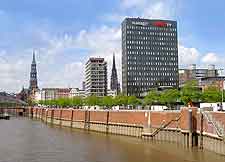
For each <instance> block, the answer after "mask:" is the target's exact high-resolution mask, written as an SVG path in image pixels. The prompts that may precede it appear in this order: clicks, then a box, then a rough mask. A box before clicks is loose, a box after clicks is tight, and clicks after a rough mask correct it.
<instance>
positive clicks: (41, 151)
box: [0, 118, 225, 162]
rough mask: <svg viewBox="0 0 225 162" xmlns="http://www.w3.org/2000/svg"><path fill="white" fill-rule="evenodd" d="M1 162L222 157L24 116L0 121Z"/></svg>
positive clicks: (206, 160)
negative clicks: (86, 130)
mask: <svg viewBox="0 0 225 162" xmlns="http://www.w3.org/2000/svg"><path fill="white" fill-rule="evenodd" d="M0 130H1V133H0V162H139V161H140V162H187V161H192V162H193V161H196V162H222V161H225V157H224V156H219V155H216V154H214V153H211V152H206V151H200V150H194V149H191V150H189V149H186V148H183V147H182V146H177V145H176V144H171V143H160V142H150V141H144V140H141V139H136V138H130V137H122V136H112V135H111V136H109V135H108V136H107V135H105V134H100V133H88V132H85V131H80V130H75V129H73V130H71V129H69V128H59V127H53V126H49V125H45V124H43V123H41V122H40V121H32V120H29V119H25V118H13V119H12V120H10V121H4V120H0Z"/></svg>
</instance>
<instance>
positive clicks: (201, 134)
mask: <svg viewBox="0 0 225 162" xmlns="http://www.w3.org/2000/svg"><path fill="white" fill-rule="evenodd" d="M203 122H204V119H203V113H202V112H201V127H200V149H203Z"/></svg>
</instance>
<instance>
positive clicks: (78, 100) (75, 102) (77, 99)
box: [71, 97, 83, 106]
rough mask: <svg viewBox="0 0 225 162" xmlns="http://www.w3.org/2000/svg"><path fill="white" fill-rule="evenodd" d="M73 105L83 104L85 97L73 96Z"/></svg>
mask: <svg viewBox="0 0 225 162" xmlns="http://www.w3.org/2000/svg"><path fill="white" fill-rule="evenodd" d="M71 102H72V106H82V105H83V99H82V98H81V97H73V98H72V99H71Z"/></svg>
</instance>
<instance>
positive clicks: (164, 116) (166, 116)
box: [150, 112, 180, 128]
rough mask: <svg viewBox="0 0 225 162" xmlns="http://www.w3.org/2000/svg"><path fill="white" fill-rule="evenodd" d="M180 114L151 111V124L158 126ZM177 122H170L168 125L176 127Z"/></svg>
mask: <svg viewBox="0 0 225 162" xmlns="http://www.w3.org/2000/svg"><path fill="white" fill-rule="evenodd" d="M179 116H180V112H151V118H150V119H151V126H152V127H159V126H160V125H161V124H162V122H163V121H164V123H168V122H169V121H171V120H174V119H176V118H178V117H179ZM177 124H178V126H179V122H178V123H177V122H172V123H171V124H170V125H169V126H168V127H169V128H176V127H177Z"/></svg>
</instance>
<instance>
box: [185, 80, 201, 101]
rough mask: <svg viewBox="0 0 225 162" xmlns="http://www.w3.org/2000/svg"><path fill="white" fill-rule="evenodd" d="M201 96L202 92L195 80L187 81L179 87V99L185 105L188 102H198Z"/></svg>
mask: <svg viewBox="0 0 225 162" xmlns="http://www.w3.org/2000/svg"><path fill="white" fill-rule="evenodd" d="M201 98H202V92H201V90H200V88H199V87H198V82H197V81H195V80H193V81H189V82H187V83H186V84H185V85H184V86H183V87H182V88H181V101H182V102H183V103H184V104H185V105H187V104H188V103H189V102H200V101H201Z"/></svg>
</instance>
